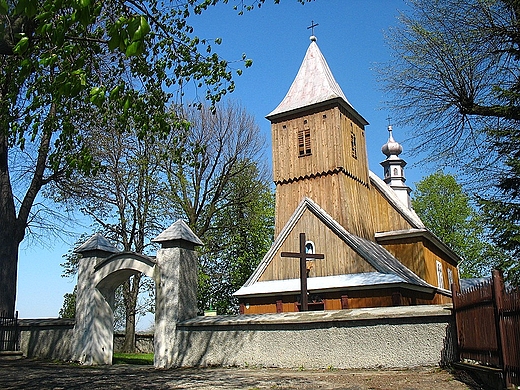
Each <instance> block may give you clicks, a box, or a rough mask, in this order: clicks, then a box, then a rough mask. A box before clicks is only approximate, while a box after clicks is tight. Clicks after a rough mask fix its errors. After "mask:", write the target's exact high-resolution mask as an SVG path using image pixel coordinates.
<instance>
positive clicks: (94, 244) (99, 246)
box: [74, 233, 120, 254]
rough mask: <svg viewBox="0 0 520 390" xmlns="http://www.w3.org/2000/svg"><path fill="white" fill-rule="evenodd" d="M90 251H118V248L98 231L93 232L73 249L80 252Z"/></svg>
mask: <svg viewBox="0 0 520 390" xmlns="http://www.w3.org/2000/svg"><path fill="white" fill-rule="evenodd" d="M91 251H102V252H108V253H118V252H120V251H119V249H117V248H116V247H115V246H114V245H112V243H111V242H110V241H108V240H107V239H106V238H105V237H103V236H102V235H101V234H99V233H96V234H94V235H93V236H92V237H90V238H89V239H88V240H87V241H85V242H84V243H83V245H80V246H79V247H78V248H76V249H74V252H76V253H80V254H84V253H85V252H91Z"/></svg>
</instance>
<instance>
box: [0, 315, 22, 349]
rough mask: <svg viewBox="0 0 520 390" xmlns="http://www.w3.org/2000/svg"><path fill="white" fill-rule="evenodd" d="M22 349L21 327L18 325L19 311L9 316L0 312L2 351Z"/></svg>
mask: <svg viewBox="0 0 520 390" xmlns="http://www.w3.org/2000/svg"><path fill="white" fill-rule="evenodd" d="M19 350H20V329H19V327H18V312H16V313H15V315H14V317H13V316H8V315H7V313H5V312H0V351H19Z"/></svg>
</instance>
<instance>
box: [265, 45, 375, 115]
mask: <svg viewBox="0 0 520 390" xmlns="http://www.w3.org/2000/svg"><path fill="white" fill-rule="evenodd" d="M335 99H336V100H339V101H340V102H341V103H342V104H343V105H344V106H345V107H346V108H347V109H348V110H349V111H351V112H352V113H353V114H354V115H355V116H356V117H357V118H358V119H359V120H360V121H361V122H362V123H363V124H368V122H367V121H366V120H365V119H364V118H363V117H361V115H359V114H358V113H357V112H356V110H354V108H353V107H352V105H351V104H350V103H349V101H348V100H347V98H346V96H345V94H344V93H343V91H342V90H341V88H340V86H339V84H338V83H337V82H336V80H335V79H334V76H333V74H332V72H331V70H330V68H329V65H328V64H327V61H326V60H325V57H323V54H321V51H320V49H319V47H318V44H317V43H316V38H315V37H314V36H312V37H311V44H310V45H309V48H308V49H307V53H305V57H304V59H303V62H302V64H301V66H300V70H299V71H298V74H297V75H296V78H295V79H294V81H293V83H292V85H291V87H290V88H289V92H287V95H285V97H284V99H283V100H282V102H281V103H280V104H279V105H278V107H276V108H275V109H274V110H273V111H272V112H271V113H270V114H269V115H267V118H268V119H273V117H276V116H278V115H280V114H284V113H289V112H293V111H297V110H299V109H302V108H307V107H309V106H313V105H316V104H319V103H324V102H328V101H331V100H335Z"/></svg>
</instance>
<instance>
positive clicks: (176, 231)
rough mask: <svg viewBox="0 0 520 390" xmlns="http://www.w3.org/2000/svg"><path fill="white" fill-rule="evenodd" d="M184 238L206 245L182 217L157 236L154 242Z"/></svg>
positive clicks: (193, 242) (184, 239)
mask: <svg viewBox="0 0 520 390" xmlns="http://www.w3.org/2000/svg"><path fill="white" fill-rule="evenodd" d="M175 240H183V241H187V242H191V243H192V244H195V245H204V244H203V243H202V241H201V240H200V239H199V238H198V237H197V236H196V235H195V233H193V231H192V230H191V229H190V227H189V226H188V225H187V224H186V222H184V221H183V220H182V219H179V220H177V221H176V222H175V223H173V224H172V225H171V226H170V227H169V228H168V229H166V230H164V231H163V232H162V233H161V234H159V235H158V236H157V237H155V238H154V239H153V240H152V241H153V242H166V241H175Z"/></svg>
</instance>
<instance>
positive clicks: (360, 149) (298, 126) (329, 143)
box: [271, 105, 369, 183]
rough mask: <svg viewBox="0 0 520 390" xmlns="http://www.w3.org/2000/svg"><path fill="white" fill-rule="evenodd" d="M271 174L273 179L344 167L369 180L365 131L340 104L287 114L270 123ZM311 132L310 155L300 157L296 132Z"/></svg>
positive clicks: (290, 177) (285, 179)
mask: <svg viewBox="0 0 520 390" xmlns="http://www.w3.org/2000/svg"><path fill="white" fill-rule="evenodd" d="M271 129H272V142H273V177H274V181H275V183H278V182H283V181H287V180H294V179H296V178H299V177H305V176H308V175H312V174H316V173H321V172H327V171H330V170H334V169H336V168H338V167H342V168H344V169H345V170H346V171H348V172H349V173H350V174H351V175H352V176H354V177H356V178H357V179H358V180H360V181H362V182H364V183H368V180H369V179H368V160H367V153H366V141H365V131H364V129H363V127H362V126H360V125H359V124H358V123H356V121H354V120H353V119H352V118H350V117H348V113H347V112H346V111H345V110H343V109H340V108H339V106H337V105H336V106H329V107H324V108H322V109H315V110H310V111H308V112H306V113H304V114H302V115H300V116H296V117H294V116H292V117H291V116H289V117H286V118H285V120H283V121H277V122H274V123H273V124H272V126H271ZM302 130H309V132H310V145H309V146H310V149H311V153H310V155H306V156H303V157H301V156H300V153H299V142H298V135H299V133H300V132H301V131H302ZM351 133H353V134H354V135H355V138H356V156H355V157H354V156H353V155H352V142H351Z"/></svg>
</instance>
